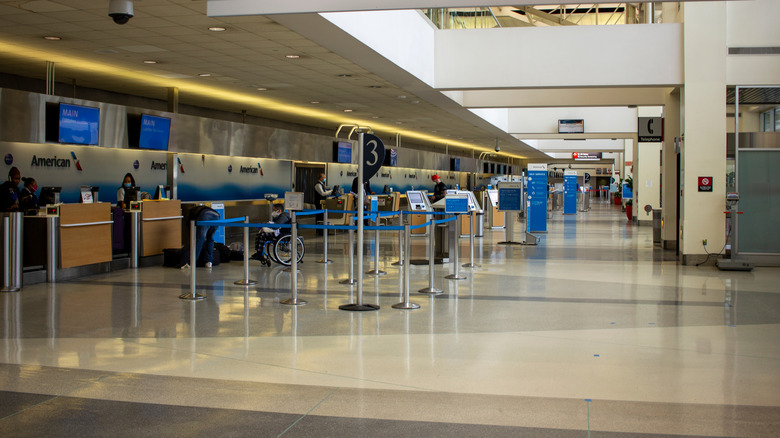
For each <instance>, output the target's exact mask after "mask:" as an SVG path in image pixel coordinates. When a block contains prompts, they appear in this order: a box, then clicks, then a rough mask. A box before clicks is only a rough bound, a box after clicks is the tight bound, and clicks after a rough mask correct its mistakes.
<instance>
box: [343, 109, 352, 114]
mask: <svg viewBox="0 0 780 438" xmlns="http://www.w3.org/2000/svg"><path fill="white" fill-rule="evenodd" d="M344 112H345V113H351V112H352V110H351V109H345V110H344Z"/></svg>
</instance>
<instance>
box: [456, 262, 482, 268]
mask: <svg viewBox="0 0 780 438" xmlns="http://www.w3.org/2000/svg"><path fill="white" fill-rule="evenodd" d="M461 266H463V267H464V268H481V267H482V265H478V264H476V263H464V264H462V265H461Z"/></svg>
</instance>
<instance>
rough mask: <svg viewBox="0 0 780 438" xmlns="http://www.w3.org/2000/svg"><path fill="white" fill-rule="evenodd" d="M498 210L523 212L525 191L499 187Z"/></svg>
mask: <svg viewBox="0 0 780 438" xmlns="http://www.w3.org/2000/svg"><path fill="white" fill-rule="evenodd" d="M498 209H499V211H522V210H523V189H522V188H519V187H518V188H505V187H501V185H499V187H498Z"/></svg>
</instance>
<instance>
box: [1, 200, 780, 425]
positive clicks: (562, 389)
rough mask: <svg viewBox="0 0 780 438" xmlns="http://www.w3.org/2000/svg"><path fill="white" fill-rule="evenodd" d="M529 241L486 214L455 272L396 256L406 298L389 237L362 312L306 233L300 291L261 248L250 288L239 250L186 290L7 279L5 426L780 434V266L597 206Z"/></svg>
mask: <svg viewBox="0 0 780 438" xmlns="http://www.w3.org/2000/svg"><path fill="white" fill-rule="evenodd" d="M521 227H522V225H521V224H517V225H516V226H515V229H516V230H519V229H520V228H521ZM541 236H542V240H541V244H540V245H538V246H536V247H531V246H506V245H499V244H497V242H499V241H504V240H506V236H505V232H504V230H485V236H484V237H483V238H477V239H476V241H475V250H474V261H475V263H477V264H479V265H481V267H479V268H462V267H460V268H459V273H460V274H463V275H465V276H466V277H467V278H466V279H464V280H460V281H455V280H448V279H445V278H444V277H445V276H446V275H449V274H452V273H453V265H452V263H445V264H441V265H436V266H435V271H434V287H437V288H441V289H443V291H444V293H442V294H441V295H437V296H429V295H424V294H420V293H418V292H417V291H418V290H419V289H422V288H425V287H428V286H429V271H428V265H413V266H411V268H410V273H411V275H410V280H409V283H410V290H411V302H413V303H416V304H419V305H420V306H421V308H420V309H417V310H399V309H394V308H392V307H391V306H392V305H393V304H396V303H399V302H402V301H404V300H403V296H402V294H403V282H402V281H401V280H402V277H401V275H400V273H401V269H400V268H399V267H398V266H396V265H393V263H394V262H396V261H398V237H397V234H396V233H395V232H384V233H381V237H380V240H381V242H380V245H379V249H380V250H379V268H380V269H381V270H384V271H386V272H387V275H384V276H380V277H375V276H364V284H363V297H362V302H364V303H367V304H378V305H379V306H380V307H381V309H380V310H379V311H373V312H348V311H343V310H339V306H340V305H342V304H348V303H355V302H357V301H358V298H359V297H358V296H357V292H358V288H357V287H356V286H347V285H343V284H340V281H341V280H344V279H346V278H347V277H348V268H349V267H348V264H347V260H348V259H347V247H348V246H347V238H346V235H342V234H339V235H337V236H331V237H330V245H329V254H328V257H329V258H330V259H332V260H333V263H332V264H321V263H316V261H317V260H319V259H321V258H322V252H323V242H322V238H312V239H307V240H306V256H305V258H304V261H305V262H304V263H303V264H302V265H301V266H300V272H299V273H298V277H297V279H298V288H299V298H300V299H302V300H305V301H306V302H307V304H306V305H303V306H289V305H284V304H281V303H280V301H283V300H285V299H287V298H290V295H291V292H290V285H291V274H290V273H289V272H286V271H285V269H284V268H283V267H282V266H279V265H274V266H272V267H270V268H269V267H265V266H261V265H260V264H259V262H256V261H251V262H250V270H249V277H250V279H253V280H256V281H257V282H258V284H257V285H253V286H250V287H243V286H238V285H235V284H234V282H235V281H237V280H241V279H243V276H244V270H243V266H242V264H241V263H240V262H231V263H227V264H221V265H219V266H215V267H214V268H212V269H210V270H208V269H206V268H198V269H197V271H196V272H197V288H196V290H197V291H198V292H200V293H203V294H205V295H206V299H205V300H203V301H199V302H193V301H185V300H181V299H179V298H178V297H179V295H181V294H183V293H187V292H188V291H190V283H189V281H190V271H189V270H178V269H172V268H162V267H152V268H142V269H138V270H125V271H120V272H115V273H111V274H105V275H96V276H91V277H86V278H82V279H79V280H76V281H68V282H62V283H57V284H37V285H30V286H25V287H24V289H23V290H22V292H21V293H10V294H2V295H0V311H1V312H2V313H1V315H2V324H1V325H0V335H1V336H0V436H3V437H12V436H14V437H15V436H44V435H50V436H83V435H90V436H92V435H100V436H141V435H143V436H206V435H218V436H263V437H265V436H284V437H309V436H312V437H313V436H339V437H344V436H346V437H353V436H354V437H357V436H360V437H364V436H394V437H397V436H445V435H447V436H480V437H483V436H512V437H516V436H540V437H569V436H571V437H583V436H593V437H598V436H604V437H629V436H630V437H636V436H648V437H650V436H652V437H657V436H728V437H776V436H778V434H779V433H778V431H779V430H780V341H779V340H780V287H778V285H779V284H780V269H777V268H757V269H755V270H754V271H753V272H721V271H718V270H717V269H716V268H714V267H712V266H701V267H695V266H680V265H678V264H677V262H676V261H675V259H674V254H673V253H669V252H665V251H662V250H660V249H658V248H654V247H653V245H652V229H651V227H649V226H647V227H646V226H642V227H639V226H636V225H629V224H627V222H626V218H625V214H624V213H621V212H620V210H619V208H618V207H615V206H610V205H608V204H603V203H599V202H594V203H593V204H592V210H591V211H589V212H587V213H579V214H577V215H576V216H565V217H564V216H562V215H561V214H560V213H559V212H556V213H555V214H554V216H553V218H552V219H551V220H550V221H549V225H548V232H547V233H545V234H541ZM372 239H373V233H369V234H367V241H366V245H365V251H366V255H367V256H366V258H365V262H364V266H363V270H364V271H368V270H369V269H371V268H373V267H374V261H373V249H374V246H373V245H374V242H373V240H372ZM512 240H522V236H521V235H520V233H519V231H518V232H517V233H516V234H515V236H514V238H513V239H512ZM426 243H427V240H426V238H425V237H415V238H414V239H413V248H412V258H415V259H425V258H426V257H427V256H426V253H425V248H426ZM469 255H470V247H469V240H468V239H461V260H460V263H461V264H463V263H467V262H469V258H470V257H469Z"/></svg>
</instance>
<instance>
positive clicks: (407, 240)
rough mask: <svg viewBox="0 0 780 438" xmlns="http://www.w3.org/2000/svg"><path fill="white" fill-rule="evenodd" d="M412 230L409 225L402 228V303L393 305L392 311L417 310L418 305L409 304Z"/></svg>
mask: <svg viewBox="0 0 780 438" xmlns="http://www.w3.org/2000/svg"><path fill="white" fill-rule="evenodd" d="M411 242H412V230H411V228H410V227H409V225H406V226H404V251H403V253H404V258H403V264H404V270H403V272H404V275H403V277H404V301H403V302H401V303H398V304H393V306H392V307H393V308H394V309H408V310H413V309H419V308H420V305H419V304H415V303H413V302H411V299H410V297H409V265H411V260H410V259H409V252H410V251H409V249H410V247H411V245H412V243H411Z"/></svg>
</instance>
